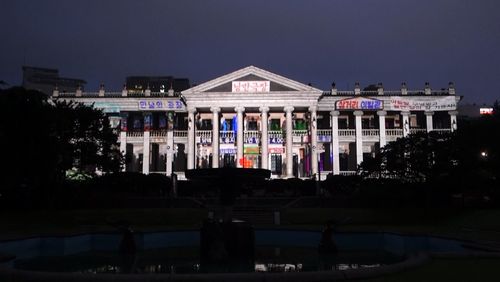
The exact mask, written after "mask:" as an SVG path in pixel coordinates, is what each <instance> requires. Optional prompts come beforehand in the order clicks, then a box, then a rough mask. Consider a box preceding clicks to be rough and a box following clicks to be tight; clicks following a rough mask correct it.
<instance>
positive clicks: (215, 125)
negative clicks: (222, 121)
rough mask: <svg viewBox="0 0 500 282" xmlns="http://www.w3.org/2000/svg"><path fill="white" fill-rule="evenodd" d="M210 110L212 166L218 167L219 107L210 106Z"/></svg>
mask: <svg viewBox="0 0 500 282" xmlns="http://www.w3.org/2000/svg"><path fill="white" fill-rule="evenodd" d="M210 111H211V112H212V168H218V167H219V112H220V108H218V107H211V108H210Z"/></svg>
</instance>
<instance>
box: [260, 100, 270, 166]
mask: <svg viewBox="0 0 500 282" xmlns="http://www.w3.org/2000/svg"><path fill="white" fill-rule="evenodd" d="M259 111H260V113H261V122H260V130H261V134H260V143H261V144H262V146H261V150H262V151H261V155H260V156H261V159H260V168H264V169H268V162H269V149H268V142H269V137H268V136H267V113H268V112H269V107H260V108H259Z"/></svg>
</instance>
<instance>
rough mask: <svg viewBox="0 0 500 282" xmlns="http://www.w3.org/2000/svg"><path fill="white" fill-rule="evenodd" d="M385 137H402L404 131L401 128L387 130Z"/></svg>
mask: <svg viewBox="0 0 500 282" xmlns="http://www.w3.org/2000/svg"><path fill="white" fill-rule="evenodd" d="M385 135H386V136H390V137H400V136H403V129H401V128H394V129H386V130H385Z"/></svg>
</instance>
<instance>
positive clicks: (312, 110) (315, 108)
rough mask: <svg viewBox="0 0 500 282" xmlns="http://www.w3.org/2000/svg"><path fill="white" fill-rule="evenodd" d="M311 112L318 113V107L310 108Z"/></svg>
mask: <svg viewBox="0 0 500 282" xmlns="http://www.w3.org/2000/svg"><path fill="white" fill-rule="evenodd" d="M309 111H310V112H317V111H318V106H310V107H309Z"/></svg>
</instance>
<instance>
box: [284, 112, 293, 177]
mask: <svg viewBox="0 0 500 282" xmlns="http://www.w3.org/2000/svg"><path fill="white" fill-rule="evenodd" d="M293 110H294V108H293V107H292V106H287V107H285V112H286V177H293V153H292V142H293V138H292V130H293V128H292V112H293Z"/></svg>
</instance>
